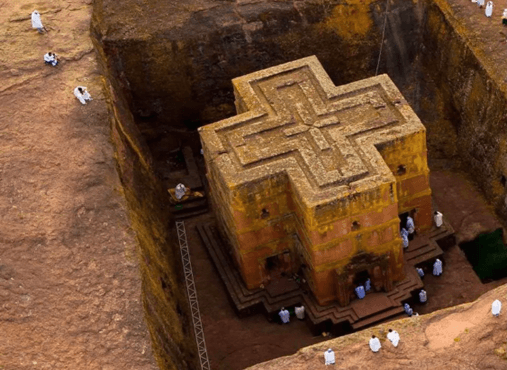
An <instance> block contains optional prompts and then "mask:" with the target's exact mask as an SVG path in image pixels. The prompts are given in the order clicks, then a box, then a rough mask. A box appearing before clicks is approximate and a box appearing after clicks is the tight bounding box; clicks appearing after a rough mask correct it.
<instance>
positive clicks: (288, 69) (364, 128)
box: [200, 56, 431, 303]
mask: <svg viewBox="0 0 507 370" xmlns="http://www.w3.org/2000/svg"><path fill="white" fill-rule="evenodd" d="M233 85H234V88H235V96H236V107H237V110H238V113H239V115H237V116H234V117H232V118H229V119H226V120H223V121H220V122H218V123H215V124H212V125H208V126H204V127H202V128H201V129H200V134H201V141H202V144H203V148H204V156H205V160H206V163H207V167H208V179H209V182H210V187H211V197H212V199H213V201H214V205H215V209H216V213H217V216H218V218H219V220H220V223H221V227H222V229H223V231H224V233H225V234H226V235H227V237H228V238H229V240H230V243H231V244H232V247H233V251H234V255H235V258H236V261H237V263H238V265H239V267H240V270H241V272H242V274H243V278H244V279H245V282H246V283H247V285H248V287H250V288H254V287H258V286H260V285H261V284H265V283H267V282H268V281H269V280H270V278H271V276H270V274H271V273H270V271H269V268H268V267H267V262H266V258H268V257H273V256H277V255H281V254H282V253H284V252H285V253H284V254H283V257H280V259H281V260H282V261H283V264H282V265H283V267H282V269H283V270H285V272H291V271H292V272H293V271H295V270H297V269H298V268H299V266H300V264H301V263H304V265H306V266H307V267H308V269H307V277H308V280H309V282H310V285H311V286H312V288H313V291H314V294H315V295H316V297H317V299H318V300H319V302H321V303H326V302H329V301H332V300H335V299H336V298H337V294H338V295H340V294H339V293H337V292H336V290H335V289H336V288H335V285H336V284H334V283H333V279H334V278H335V275H336V274H338V275H339V276H341V275H344V274H345V275H347V278H348V275H349V274H348V272H347V266H348V265H349V264H350V261H351V258H352V257H354V256H356V255H365V256H366V255H371V254H372V255H375V256H378V257H373V256H371V257H368V258H367V259H368V261H369V262H368V263H367V265H368V266H366V267H365V268H367V269H373V267H374V266H377V265H378V266H379V264H380V260H381V259H383V258H385V261H384V262H382V264H383V265H382V266H383V267H382V269H386V270H383V274H384V275H386V274H387V275H388V276H389V278H388V280H389V283H388V284H387V285H390V284H391V283H392V281H393V280H394V281H397V280H400V279H401V278H402V277H403V276H402V275H403V272H402V270H403V260H402V257H401V239H400V238H399V233H398V225H399V219H398V213H403V212H407V211H412V210H415V211H416V213H415V220H416V223H417V225H418V226H419V228H420V230H421V231H424V230H426V229H427V228H429V227H430V225H431V198H430V194H431V191H430V189H429V182H428V172H429V171H428V167H427V163H426V142H425V138H426V136H425V128H424V126H423V125H422V124H421V122H420V121H419V119H418V118H417V116H416V115H415V114H414V112H413V111H412V109H411V108H410V106H409V105H408V104H407V103H406V101H405V100H404V98H403V97H402V95H401V93H400V92H399V91H398V89H397V88H396V86H395V85H394V84H393V83H392V81H391V80H390V79H389V77H387V75H382V76H378V77H374V78H370V79H366V80H362V81H358V82H355V83H351V84H348V85H344V86H341V87H336V86H334V84H333V83H332V81H331V80H330V78H329V77H328V75H327V74H326V72H325V71H324V69H323V68H322V66H321V64H320V63H319V61H318V60H317V58H316V57H315V56H313V57H308V58H304V59H300V60H297V61H295V62H290V63H286V64H283V65H280V66H276V67H272V68H269V69H267V70H263V71H259V72H255V73H252V74H250V75H247V76H243V77H240V78H237V79H235V80H233ZM295 235H297V237H295ZM382 256H383V257H382ZM372 275H373V276H375V275H376V274H375V272H374V271H373V270H372ZM379 278H381V277H380V275H379ZM349 285H350V284H349ZM382 285H383V286H384V287H385V288H386V289H388V286H385V284H384V283H383V284H382ZM344 294H345V293H344ZM345 295H346V294H345Z"/></svg>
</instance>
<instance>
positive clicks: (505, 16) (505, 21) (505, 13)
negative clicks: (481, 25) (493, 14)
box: [502, 9, 507, 26]
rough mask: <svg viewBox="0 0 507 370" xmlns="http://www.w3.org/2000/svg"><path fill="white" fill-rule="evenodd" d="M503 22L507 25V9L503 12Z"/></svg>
mask: <svg viewBox="0 0 507 370" xmlns="http://www.w3.org/2000/svg"><path fill="white" fill-rule="evenodd" d="M502 24H503V25H504V26H507V9H504V10H503V14H502Z"/></svg>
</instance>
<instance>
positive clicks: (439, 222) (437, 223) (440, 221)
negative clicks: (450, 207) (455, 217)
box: [433, 211, 444, 227]
mask: <svg viewBox="0 0 507 370" xmlns="http://www.w3.org/2000/svg"><path fill="white" fill-rule="evenodd" d="M442 218H443V215H442V214H441V213H440V212H438V211H435V215H434V216H433V219H434V220H435V226H436V227H440V226H442V224H443V223H444V222H443V219H442Z"/></svg>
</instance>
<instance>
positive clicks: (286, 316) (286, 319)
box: [278, 307, 290, 324]
mask: <svg viewBox="0 0 507 370" xmlns="http://www.w3.org/2000/svg"><path fill="white" fill-rule="evenodd" d="M278 316H280V319H282V323H284V324H288V323H289V321H290V313H289V311H287V310H286V309H285V307H282V309H281V310H280V312H279V313H278Z"/></svg>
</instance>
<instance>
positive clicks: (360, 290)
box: [354, 285, 365, 299]
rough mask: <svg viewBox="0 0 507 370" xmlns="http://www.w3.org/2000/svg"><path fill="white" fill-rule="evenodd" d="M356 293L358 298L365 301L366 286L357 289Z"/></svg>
mask: <svg viewBox="0 0 507 370" xmlns="http://www.w3.org/2000/svg"><path fill="white" fill-rule="evenodd" d="M354 290H355V291H356V295H357V298H359V299H363V298H364V296H365V292H364V286H362V285H359V286H358V287H357V288H356V289H354Z"/></svg>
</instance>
